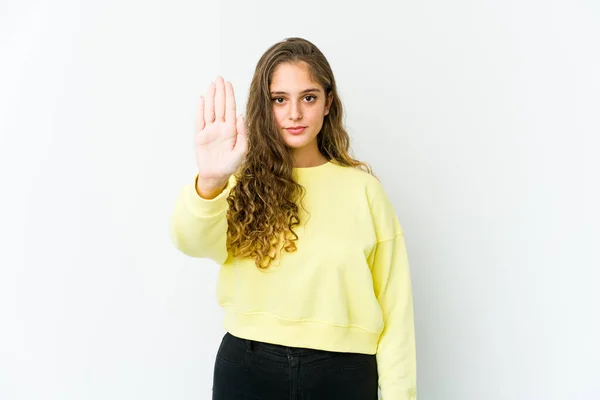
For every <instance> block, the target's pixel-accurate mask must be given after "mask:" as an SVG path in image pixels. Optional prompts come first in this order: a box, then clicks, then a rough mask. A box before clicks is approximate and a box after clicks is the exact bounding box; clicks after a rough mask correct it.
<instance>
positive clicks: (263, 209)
mask: <svg viewBox="0 0 600 400" xmlns="http://www.w3.org/2000/svg"><path fill="white" fill-rule="evenodd" d="M296 62H305V63H306V64H307V66H308V68H309V71H310V75H311V78H312V79H313V80H314V81H315V82H316V83H318V84H320V85H321V86H322V87H323V88H324V90H325V97H326V98H328V96H329V94H330V93H331V96H332V103H331V107H330V109H329V114H328V115H326V116H325V118H324V121H323V127H322V129H321V131H320V132H319V134H318V135H317V143H318V148H319V151H320V152H321V153H322V154H323V155H324V156H325V157H326V158H327V159H329V160H330V161H331V162H333V163H334V164H337V165H341V166H347V167H354V168H360V169H363V170H364V171H366V172H368V173H369V174H371V175H374V174H373V172H372V170H371V167H370V166H369V165H368V164H366V163H364V162H361V161H358V160H355V159H354V158H352V157H351V155H350V152H351V150H350V138H349V136H348V133H347V132H346V130H345V129H344V126H343V122H342V117H343V109H342V102H341V100H340V98H339V96H338V92H337V87H336V83H335V78H334V76H333V71H332V69H331V67H330V65H329V62H328V61H327V59H326V58H325V56H324V55H323V53H322V52H321V51H320V50H319V49H318V48H317V47H316V46H315V45H314V44H312V43H311V42H309V41H308V40H306V39H302V38H296V37H295V38H287V39H285V40H283V41H281V42H278V43H276V44H274V45H273V46H271V47H270V48H269V49H268V50H267V51H266V52H265V53H264V54H263V55H262V56H261V58H260V59H259V61H258V63H257V66H256V70H255V72H254V77H253V78H252V83H251V85H250V91H249V95H248V102H247V105H246V115H245V118H246V124H247V130H248V153H247V155H246V158H245V160H244V162H243V163H242V165H241V166H240V168H239V169H238V171H237V172H236V174H235V178H236V180H237V183H236V184H235V186H234V187H233V188H232V189H231V192H230V194H229V196H228V198H227V202H228V204H229V210H228V212H227V223H228V228H227V248H228V249H229V250H230V251H231V253H232V255H233V256H235V257H250V258H253V259H254V261H255V264H256V266H257V268H258V269H259V270H265V269H267V268H269V266H270V265H271V263H272V262H273V260H275V258H276V257H277V252H278V251H277V250H278V248H279V247H281V246H282V248H283V249H285V251H287V252H293V251H296V250H297V245H296V243H295V242H296V241H297V240H298V236H297V235H296V233H295V232H294V227H296V226H298V225H299V224H300V217H299V212H298V211H299V208H298V201H300V202H301V200H302V198H303V197H304V193H305V188H304V187H303V186H301V185H300V184H299V183H297V182H296V181H295V180H294V178H293V175H292V172H293V168H294V164H293V158H292V153H291V149H290V148H289V147H288V146H287V145H286V144H285V142H284V140H283V137H282V135H281V133H280V131H279V129H278V126H277V123H276V120H275V116H274V114H273V104H272V98H271V93H270V84H271V81H272V77H273V73H274V71H275V69H276V68H277V66H278V65H280V64H282V63H296ZM282 241H283V245H282V243H281V242H282Z"/></svg>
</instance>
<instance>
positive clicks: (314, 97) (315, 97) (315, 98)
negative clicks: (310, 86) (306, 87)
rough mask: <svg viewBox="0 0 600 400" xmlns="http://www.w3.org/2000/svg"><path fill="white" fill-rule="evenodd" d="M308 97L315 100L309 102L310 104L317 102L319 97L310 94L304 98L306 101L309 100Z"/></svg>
mask: <svg viewBox="0 0 600 400" xmlns="http://www.w3.org/2000/svg"><path fill="white" fill-rule="evenodd" d="M308 97H312V98H313V100H312V101H309V103H314V102H315V101H316V100H317V96H313V95H312V94H309V95H308V96H304V98H305V99H306V98H308Z"/></svg>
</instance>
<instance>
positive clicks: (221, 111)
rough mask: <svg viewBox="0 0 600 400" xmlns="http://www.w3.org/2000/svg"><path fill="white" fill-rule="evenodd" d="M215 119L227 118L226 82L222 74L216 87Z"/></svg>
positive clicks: (222, 119)
mask: <svg viewBox="0 0 600 400" xmlns="http://www.w3.org/2000/svg"><path fill="white" fill-rule="evenodd" d="M215 120H216V121H224V120H225V83H224V82H223V78H222V77H220V76H218V77H217V87H216V88H215Z"/></svg>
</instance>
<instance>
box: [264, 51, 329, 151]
mask: <svg viewBox="0 0 600 400" xmlns="http://www.w3.org/2000/svg"><path fill="white" fill-rule="evenodd" d="M269 89H270V91H271V102H272V105H273V113H274V114H275V120H276V121H277V125H278V127H279V130H280V132H281V135H282V136H283V139H284V141H285V143H286V144H287V145H288V146H289V147H291V148H292V149H294V151H295V152H298V150H302V151H301V153H303V154H305V155H308V154H310V153H312V152H313V151H315V152H317V153H318V151H319V150H318V147H317V135H318V134H319V131H320V130H321V127H322V126H323V119H324V117H325V116H326V115H327V114H329V107H330V106H331V96H330V98H329V101H327V102H326V97H325V91H324V89H323V87H322V86H321V85H320V84H318V83H316V82H314V81H313V80H312V79H311V78H310V74H309V72H308V66H307V65H306V63H304V62H298V63H293V64H292V63H283V64H279V65H278V66H277V67H276V68H275V71H274V72H273V77H272V81H271V86H270V88H269ZM294 127H302V128H304V129H299V130H293V129H291V128H294ZM315 154H316V153H315ZM308 157H309V158H310V157H311V156H310V155H308Z"/></svg>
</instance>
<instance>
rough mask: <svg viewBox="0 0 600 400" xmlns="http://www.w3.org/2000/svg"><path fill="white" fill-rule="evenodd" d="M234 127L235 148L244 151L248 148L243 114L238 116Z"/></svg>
mask: <svg viewBox="0 0 600 400" xmlns="http://www.w3.org/2000/svg"><path fill="white" fill-rule="evenodd" d="M236 127H237V133H238V135H237V138H236V143H235V149H236V150H238V151H239V152H241V153H245V152H246V150H247V149H248V137H247V135H246V134H247V133H248V131H247V130H246V119H245V118H244V116H243V115H240V116H238V118H237V122H236Z"/></svg>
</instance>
